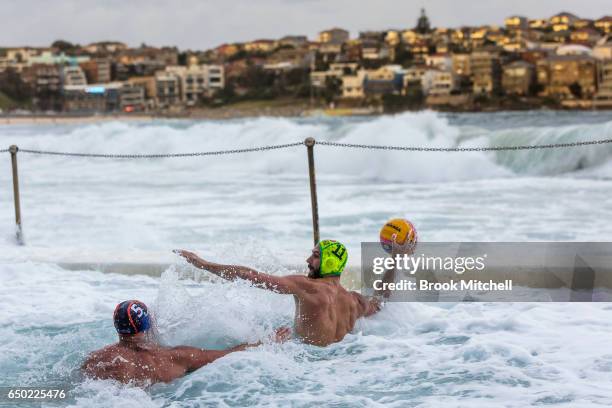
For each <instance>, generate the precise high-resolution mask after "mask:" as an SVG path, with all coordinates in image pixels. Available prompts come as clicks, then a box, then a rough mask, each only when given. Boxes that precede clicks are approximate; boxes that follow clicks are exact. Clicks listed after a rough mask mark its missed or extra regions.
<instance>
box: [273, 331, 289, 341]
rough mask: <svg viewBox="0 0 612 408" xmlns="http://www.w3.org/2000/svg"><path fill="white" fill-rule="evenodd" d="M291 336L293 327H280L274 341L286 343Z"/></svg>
mask: <svg viewBox="0 0 612 408" xmlns="http://www.w3.org/2000/svg"><path fill="white" fill-rule="evenodd" d="M290 338H291V328H290V327H280V328H278V329H276V332H275V333H274V336H273V337H272V341H273V342H275V343H284V342H286V341H287V340H289V339H290Z"/></svg>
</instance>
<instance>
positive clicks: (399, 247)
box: [391, 234, 416, 257]
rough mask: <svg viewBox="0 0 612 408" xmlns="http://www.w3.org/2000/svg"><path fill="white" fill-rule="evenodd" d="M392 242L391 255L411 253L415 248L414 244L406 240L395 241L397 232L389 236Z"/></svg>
mask: <svg viewBox="0 0 612 408" xmlns="http://www.w3.org/2000/svg"><path fill="white" fill-rule="evenodd" d="M391 239H392V240H393V243H392V244H391V255H392V256H393V257H395V255H412V254H413V253H414V250H415V249H416V244H415V243H414V242H410V241H408V240H406V242H404V243H403V244H399V243H398V242H397V234H393V235H392V236H391Z"/></svg>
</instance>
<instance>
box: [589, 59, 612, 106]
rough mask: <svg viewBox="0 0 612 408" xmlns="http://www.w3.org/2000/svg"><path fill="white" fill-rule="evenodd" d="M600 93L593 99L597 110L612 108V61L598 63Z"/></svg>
mask: <svg viewBox="0 0 612 408" xmlns="http://www.w3.org/2000/svg"><path fill="white" fill-rule="evenodd" d="M598 82H599V86H598V91H597V94H595V98H594V99H593V106H594V107H596V108H608V109H610V108H612V59H607V60H604V61H600V62H599V63H598Z"/></svg>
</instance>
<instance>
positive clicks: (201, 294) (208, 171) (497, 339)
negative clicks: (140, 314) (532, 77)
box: [0, 112, 612, 407]
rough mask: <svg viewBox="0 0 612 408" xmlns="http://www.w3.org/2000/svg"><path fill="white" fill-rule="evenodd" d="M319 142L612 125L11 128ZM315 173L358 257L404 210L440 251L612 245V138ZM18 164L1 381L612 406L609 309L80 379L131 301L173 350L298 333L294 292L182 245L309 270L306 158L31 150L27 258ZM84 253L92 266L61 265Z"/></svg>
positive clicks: (113, 390) (551, 311)
mask: <svg viewBox="0 0 612 408" xmlns="http://www.w3.org/2000/svg"><path fill="white" fill-rule="evenodd" d="M309 136H312V137H315V138H317V139H319V140H334V141H343V142H347V143H368V144H389V145H411V146H444V147H450V146H492V145H515V144H537V143H565V142H572V141H578V140H597V139H604V138H612V113H610V112H580V113H569V112H565V113H558V112H522V113H495V114H449V115H444V114H438V113H433V112H422V113H406V114H401V115H397V116H386V117H377V118H307V119H280V118H259V119H242V120H231V121H173V120H167V121H154V122H147V123H125V122H105V123H99V124H90V125H66V126H41V125H35V126H26V125H13V126H2V127H0V146H8V145H10V144H17V145H19V146H20V147H22V148H30V149H45V150H61V151H68V152H91V153H168V152H172V153H178V152H191V151H209V150H221V149H234V148H245V147H253V146H261V145H268V144H280V143H289V142H294V141H301V140H303V139H304V138H306V137H309ZM315 160H316V167H317V181H318V192H319V212H320V216H321V233H322V237H323V238H336V239H339V240H341V241H343V242H345V243H346V244H347V246H348V247H349V251H350V256H349V263H350V264H351V265H353V266H358V264H359V244H360V242H361V241H373V240H376V239H377V233H378V229H379V228H380V225H381V224H382V223H383V222H384V221H385V220H387V219H388V218H390V217H395V216H403V217H407V218H410V219H411V220H413V221H414V222H415V224H416V226H417V228H418V230H419V236H420V239H421V240H423V241H545V240H554V241H609V240H610V237H612V223H610V222H609V220H610V219H611V217H612V194H611V192H612V145H596V146H588V147H580V148H575V149H558V150H534V151H520V152H500V153H410V152H381V151H362V150H344V149H337V148H333V147H326V146H317V147H315ZM1 161H2V160H1V159H0V162H1ZM4 161H5V165H4V171H2V170H1V169H2V168H3V166H2V165H1V164H0V276H1V277H2V282H3V284H2V285H0V373H2V375H1V376H0V386H9V385H10V386H43V385H51V384H68V385H69V386H70V387H71V388H72V389H73V392H72V393H71V397H70V399H69V400H68V401H67V402H65V404H64V405H69V406H80V407H123V406H125V407H127V406H130V407H132V406H142V407H149V406H151V407H183V406H186V407H199V406H211V407H216V406H249V405H257V406H271V407H274V406H296V407H301V406H304V407H306V406H313V405H320V406H331V407H354V406H363V407H370V406H392V407H405V406H426V407H427V406H432V407H433V406H441V405H445V406H483V407H485V406H486V407H490V406H500V405H503V406H516V407H524V406H530V405H534V406H541V405H543V406H572V407H576V406H580V407H582V406H601V405H603V406H609V405H610V404H612V387H611V386H610V384H611V383H612V346H611V345H610V344H611V343H610V338H611V334H612V320H611V318H610V317H611V316H612V306H611V305H608V304H561V303H552V304H550V303H549V304H544V303H540V304H536V303H523V304H486V303H481V304H401V303H395V304H389V305H387V307H385V309H384V310H383V311H382V312H381V313H379V314H378V315H376V316H375V317H373V318H370V319H364V320H361V321H359V322H358V325H357V327H356V329H355V331H354V332H353V333H352V334H350V335H348V336H347V337H346V338H345V340H344V341H342V342H341V343H338V344H335V345H332V346H330V347H327V348H317V347H312V346H307V345H303V344H300V343H298V342H289V343H286V344H283V345H275V344H267V345H264V346H262V347H259V348H257V349H252V350H249V351H245V352H241V353H236V354H233V355H230V356H228V357H227V358H224V359H221V360H218V361H217V362H215V363H213V364H211V365H209V366H207V367H204V368H202V369H201V370H198V371H197V372H195V373H193V374H191V375H189V376H187V377H185V378H183V379H181V380H178V381H176V382H174V383H172V384H168V385H157V386H154V387H152V388H151V389H148V390H141V389H138V388H134V387H130V386H119V385H117V384H113V383H111V382H104V381H91V380H83V379H82V378H80V376H79V375H78V367H79V366H80V364H81V362H82V360H83V358H84V357H85V355H86V354H87V353H88V352H90V351H92V350H95V349H97V348H99V347H102V346H104V345H106V344H108V343H111V342H113V341H115V334H114V330H113V327H112V321H111V314H112V311H113V309H114V306H115V304H116V303H117V302H119V301H121V300H125V299H128V298H138V299H141V300H143V301H144V302H145V303H147V304H149V305H150V307H151V308H152V309H153V311H154V313H155V316H156V320H157V325H158V328H159V332H160V338H161V340H162V341H163V342H164V343H167V344H171V345H176V344H189V345H196V346H201V347H214V348H218V347H227V346H231V345H235V344H238V343H241V342H245V341H253V340H257V339H259V338H262V337H265V336H267V335H268V334H269V333H271V332H272V330H273V328H274V327H278V326H280V325H290V324H291V322H292V316H293V301H292V299H291V297H289V296H281V295H276V294H272V293H268V292H265V291H262V290H259V289H256V288H252V287H249V286H248V285H246V284H244V283H231V284H230V283H225V282H219V281H217V280H212V281H209V280H207V279H204V278H205V277H206V276H205V274H204V275H201V274H196V273H185V271H184V268H182V267H181V268H177V267H176V266H178V265H181V264H180V261H179V260H178V259H177V258H176V257H175V256H174V255H173V254H172V253H171V250H172V249H174V248H187V249H191V250H195V251H197V252H199V253H201V254H202V255H203V256H204V257H208V258H210V259H212V260H217V261H221V262H240V263H245V264H249V265H252V266H255V267H257V268H259V269H261V270H265V271H269V272H271V273H278V274H286V273H295V272H302V271H303V270H304V268H303V267H302V265H304V259H305V258H306V257H307V256H308V252H309V249H310V247H311V246H312V237H311V219H310V198H309V190H308V178H307V162H306V151H305V148H304V147H302V146H298V147H295V148H291V149H287V150H280V151H272V152H261V153H248V154H242V155H235V156H215V157H201V158H189V159H163V160H139V161H129V160H101V159H83V158H63V157H48V156H33V155H29V154H25V153H24V154H20V155H19V169H20V181H21V190H22V197H21V198H22V212H23V226H24V234H25V242H26V245H25V246H22V247H20V246H17V245H16V244H15V239H14V232H15V231H14V219H13V208H12V190H11V178H10V161H9V156H8V154H6V157H5V159H4ZM71 262H73V263H74V262H77V263H84V264H89V265H90V267H89V268H87V269H93V270H68V269H67V268H64V267H62V265H64V264H65V263H71ZM109 262H124V263H169V264H171V266H170V268H168V269H167V270H166V271H165V272H164V273H163V274H162V276H161V277H153V276H145V275H126V274H122V273H102V272H101V271H102V270H103V269H104V268H103V265H104V264H105V263H109ZM96 264H99V265H100V266H99V267H97V268H96V267H95V265H96ZM293 265H300V266H293ZM71 269H74V268H71ZM1 404H2V402H0V405H1ZM43 405H45V404H43ZM9 406H14V405H9Z"/></svg>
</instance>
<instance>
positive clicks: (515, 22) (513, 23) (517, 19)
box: [504, 16, 529, 31]
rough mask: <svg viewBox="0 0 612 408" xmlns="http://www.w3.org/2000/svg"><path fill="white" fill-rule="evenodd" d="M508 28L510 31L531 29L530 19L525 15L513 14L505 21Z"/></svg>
mask: <svg viewBox="0 0 612 408" xmlns="http://www.w3.org/2000/svg"><path fill="white" fill-rule="evenodd" d="M504 23H505V24H506V29H507V30H509V31H516V30H520V31H525V30H527V29H529V19H528V18H527V17H523V16H511V17H508V18H506V20H505V21H504Z"/></svg>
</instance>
